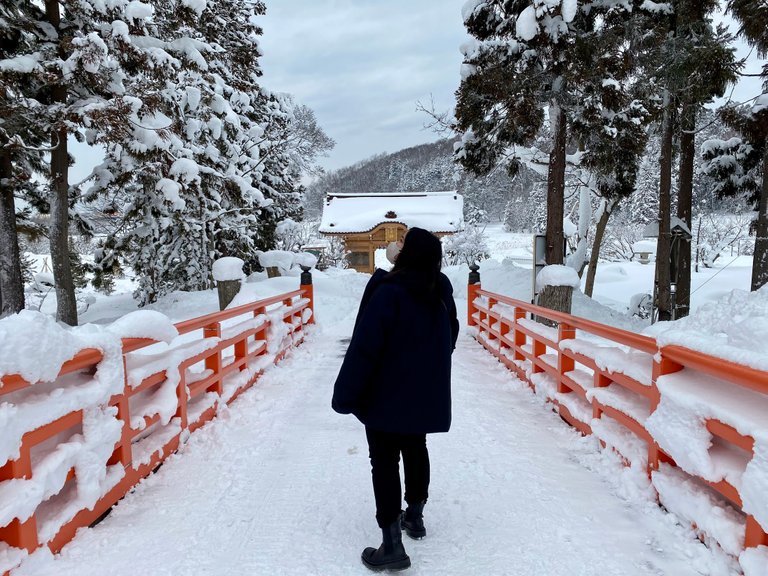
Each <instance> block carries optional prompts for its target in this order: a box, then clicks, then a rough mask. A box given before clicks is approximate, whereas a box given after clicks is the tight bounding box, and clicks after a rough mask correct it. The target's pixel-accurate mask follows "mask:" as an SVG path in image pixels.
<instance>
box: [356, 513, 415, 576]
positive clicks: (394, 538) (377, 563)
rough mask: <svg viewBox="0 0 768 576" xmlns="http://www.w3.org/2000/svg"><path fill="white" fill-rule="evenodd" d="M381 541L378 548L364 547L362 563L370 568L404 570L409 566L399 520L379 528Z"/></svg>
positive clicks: (409, 560)
mask: <svg viewBox="0 0 768 576" xmlns="http://www.w3.org/2000/svg"><path fill="white" fill-rule="evenodd" d="M381 535H382V539H383V542H382V543H381V546H379V548H378V549H376V548H366V549H365V550H363V554H362V556H361V558H362V560H363V564H365V565H366V566H367V567H368V568H370V569H371V570H375V571H377V572H378V571H379V570H405V569H406V568H409V567H410V566H411V559H410V558H409V557H408V554H406V553H405V548H404V547H403V535H402V532H401V531H400V520H399V519H398V520H397V521H396V522H393V523H392V524H390V525H389V526H387V527H386V528H382V529H381Z"/></svg>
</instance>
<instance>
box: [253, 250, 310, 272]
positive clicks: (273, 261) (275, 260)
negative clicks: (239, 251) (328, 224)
mask: <svg viewBox="0 0 768 576" xmlns="http://www.w3.org/2000/svg"><path fill="white" fill-rule="evenodd" d="M256 256H257V257H258V259H259V264H261V265H262V266H264V267H265V268H271V267H273V266H274V267H277V268H279V269H280V270H282V271H285V272H287V271H289V270H291V268H293V267H294V266H307V267H309V268H313V267H314V266H316V265H317V256H315V255H314V254H311V253H309V252H289V251H287V250H268V251H266V252H262V251H257V252H256Z"/></svg>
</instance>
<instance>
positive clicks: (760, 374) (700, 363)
mask: <svg viewBox="0 0 768 576" xmlns="http://www.w3.org/2000/svg"><path fill="white" fill-rule="evenodd" d="M476 272H477V270H473V274H470V279H469V282H470V283H469V285H468V290H467V294H468V306H467V318H468V325H469V326H474V327H477V329H478V333H477V334H476V335H475V337H476V338H477V340H478V342H480V344H481V345H482V346H483V347H484V348H486V349H487V350H488V351H489V352H490V353H491V354H493V355H494V356H496V358H498V360H499V361H500V362H502V363H504V364H505V365H506V366H507V367H508V368H509V369H511V370H514V371H515V372H516V373H517V375H518V376H519V377H520V379H521V380H523V381H527V382H528V384H529V385H530V386H531V387H534V386H535V384H536V383H538V381H537V380H536V378H538V377H542V376H541V374H546V377H547V378H551V379H552V380H551V381H550V382H549V383H548V384H547V387H549V386H552V385H554V386H555V389H554V392H553V393H549V392H548V393H547V399H548V401H550V402H552V403H554V404H555V405H556V407H557V411H558V412H559V413H560V416H561V417H562V418H563V419H564V420H565V421H566V422H568V423H569V424H571V425H572V426H574V427H576V428H577V429H578V430H580V431H581V432H582V433H583V434H592V426H593V423H594V422H595V420H600V419H601V418H602V415H603V414H605V416H607V417H608V418H609V419H612V420H613V421H614V422H617V423H618V424H620V425H622V426H624V427H625V428H627V429H628V430H629V431H631V432H632V433H634V434H635V435H636V436H638V437H639V438H640V439H641V440H643V442H644V443H645V445H646V446H647V447H648V451H647V455H643V456H642V457H643V458H644V459H645V458H647V466H648V469H647V470H648V474H649V476H650V478H651V485H653V486H655V484H654V480H653V478H654V472H655V471H657V470H659V468H660V465H661V463H668V464H669V465H671V466H676V464H675V463H674V461H673V460H672V458H671V457H670V456H667V455H666V454H664V452H663V451H662V447H661V446H659V444H657V442H656V440H655V439H654V437H653V435H652V434H650V432H649V431H648V430H646V428H645V426H644V424H642V423H641V422H640V421H638V420H636V419H635V418H634V417H633V416H631V415H630V413H629V412H626V411H622V410H621V409H620V408H619V407H616V406H611V405H609V404H605V403H603V402H601V401H600V399H599V395H598V394H595V395H594V396H591V400H588V398H590V395H589V394H588V393H587V391H586V389H583V388H582V384H579V383H578V382H576V381H575V380H574V379H572V378H570V377H569V376H568V374H569V371H570V370H573V369H574V367H575V364H574V361H575V362H576V363H578V364H581V365H584V366H586V367H588V368H589V369H590V370H591V371H592V372H593V373H594V384H593V386H594V388H595V389H598V388H604V387H606V386H618V387H620V388H622V389H623V390H625V391H628V392H629V393H631V394H634V395H635V396H636V397H637V398H638V399H640V398H645V399H646V401H647V402H648V407H649V409H650V413H651V414H653V412H654V411H655V410H656V409H657V407H658V406H659V403H660V402H661V401H662V400H663V399H662V394H661V391H660V389H659V387H658V386H657V382H659V379H660V378H663V377H665V376H667V375H670V374H674V373H676V372H678V371H680V370H685V369H686V368H688V369H690V370H692V371H695V372H701V373H703V374H706V375H708V376H711V377H713V378H716V379H718V380H720V381H721V382H723V386H724V387H725V386H726V385H727V384H733V385H737V386H741V387H743V388H746V389H749V390H751V391H754V392H757V393H760V394H763V395H767V396H768V371H765V370H759V369H757V368H754V367H752V366H748V365H746V364H743V363H739V362H737V361H733V360H726V359H723V358H717V357H714V356H711V355H709V354H706V353H703V352H700V351H697V350H691V349H689V348H686V347H684V346H681V345H677V344H670V345H665V346H659V344H658V342H657V341H656V339H654V338H651V337H648V336H643V335H640V334H635V333H632V332H628V331H626V330H622V329H620V328H614V327H612V326H607V325H605V324H600V323H598V322H594V321H592V320H587V319H585V318H579V317H576V316H573V315H571V314H565V313H563V312H557V311H554V310H550V309H547V308H542V307H541V306H537V305H534V304H530V303H528V302H523V301H521V300H517V299H515V298H510V297H508V296H504V295H502V294H496V293H494V292H489V291H487V290H483V289H482V287H481V286H480V284H479V283H478V280H479V277H478V275H477V274H476ZM478 297H483V298H487V299H488V303H487V304H484V303H476V300H477V298H478ZM496 304H504V305H507V306H509V307H511V308H512V309H513V313H512V314H511V316H509V317H508V315H507V314H504V313H500V312H499V311H495V312H494V311H492V310H491V309H492V308H493V307H494V306H495V305H496ZM526 314H532V315H534V316H539V317H543V318H546V319H548V320H553V321H555V322H557V323H558V324H559V326H560V328H559V330H558V333H557V338H556V341H554V340H553V339H552V338H551V335H552V334H551V332H549V331H539V330H531V329H529V327H526V326H524V325H522V324H520V320H521V319H522V318H525V316H526ZM497 321H500V322H501V326H498V327H499V329H498V330H495V329H494V326H497V324H496V322H497ZM574 329H578V330H582V331H584V332H588V333H590V334H594V335H596V336H599V337H602V338H604V339H605V340H607V341H608V342H609V343H610V342H615V343H617V344H621V345H623V346H626V347H629V348H630V349H634V350H639V351H642V352H645V353H648V354H650V355H652V356H651V357H650V358H649V359H648V362H649V364H651V366H650V367H651V368H652V371H651V374H650V375H649V376H650V381H643V382H640V381H639V380H636V378H637V377H638V376H635V377H632V376H631V375H629V374H628V373H623V367H622V366H621V365H620V364H617V362H616V361H612V362H611V363H610V365H607V366H606V365H601V363H600V362H597V361H596V360H597V358H598V356H599V353H598V355H597V356H595V358H591V357H589V356H585V355H583V354H581V353H577V352H573V351H570V350H568V349H567V345H566V346H564V345H563V343H564V342H568V340H571V339H573V337H574V332H573V330H574ZM504 333H507V334H509V333H512V335H513V337H512V338H509V337H507V336H504ZM529 341H530V343H529ZM547 347H549V348H550V349H554V350H556V352H557V355H558V364H557V367H553V366H552V365H550V364H547V363H546V362H543V360H544V358H543V355H544V354H546V353H547ZM615 349H616V350H622V348H619V347H618V346H617V347H615ZM619 358H620V357H619ZM524 361H525V362H529V363H530V369H529V368H528V367H527V366H526V364H525V363H524ZM537 373H538V374H537ZM641 377H642V376H641ZM537 391H538V390H537ZM573 392H576V398H577V399H581V401H582V402H584V403H585V404H584V408H585V409H589V408H590V406H589V405H591V409H592V410H591V419H589V418H587V419H586V420H584V421H582V420H579V419H577V418H575V417H574V416H573V415H572V414H571V412H570V409H569V406H573V404H571V402H573V399H572V398H571V397H569V396H567V395H568V394H570V393H573ZM625 393H627V392H625ZM706 429H707V430H708V431H709V433H711V434H713V435H715V436H717V437H718V438H719V439H720V440H721V441H723V442H727V443H729V444H731V445H733V446H737V447H738V448H739V449H740V450H742V451H744V452H745V453H747V454H749V453H752V454H753V455H754V438H752V437H750V436H744V435H742V434H741V433H739V432H738V431H737V430H736V428H735V427H734V426H733V425H731V424H730V423H728V422H721V421H719V420H718V419H715V418H708V419H707V420H706ZM672 448H674V449H675V450H678V449H684V447H681V446H676V447H675V446H673V447H672ZM613 449H614V450H616V451H617V452H620V450H618V449H617V448H616V447H613ZM620 456H621V457H622V459H623V460H624V461H625V463H632V459H631V458H629V457H628V456H627V455H626V454H620ZM644 461H645V460H644ZM691 475H692V476H695V474H691ZM700 480H701V484H702V486H703V485H707V486H709V487H710V488H711V489H713V490H715V491H717V492H718V493H720V494H721V495H722V496H725V497H726V498H728V499H730V500H731V502H732V503H733V504H734V505H735V506H736V507H737V509H741V512H742V513H743V514H744V515H745V518H746V527H745V535H744V545H745V546H746V547H754V546H759V545H761V544H762V545H768V527H766V526H762V525H761V524H760V523H759V522H758V521H757V520H756V519H755V518H754V517H753V516H750V515H749V513H748V512H745V511H744V509H743V503H742V498H741V494H740V488H738V487H737V486H735V485H734V484H733V483H732V482H731V481H730V480H728V479H723V480H721V481H718V482H709V481H707V480H706V479H704V478H700Z"/></svg>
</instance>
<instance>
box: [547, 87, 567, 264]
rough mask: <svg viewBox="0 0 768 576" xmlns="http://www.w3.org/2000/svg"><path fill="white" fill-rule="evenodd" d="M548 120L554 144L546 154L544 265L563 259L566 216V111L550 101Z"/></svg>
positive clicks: (559, 262)
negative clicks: (547, 169) (547, 168)
mask: <svg viewBox="0 0 768 576" xmlns="http://www.w3.org/2000/svg"><path fill="white" fill-rule="evenodd" d="M549 118H550V122H551V123H552V131H553V142H552V151H551V152H550V154H549V171H548V174H547V229H546V240H547V248H546V252H545V254H546V256H545V258H546V261H547V264H562V263H563V261H564V260H565V251H564V249H563V244H564V242H565V237H564V235H563V217H564V215H565V207H564V204H565V199H564V196H565V144H566V125H565V111H564V110H563V108H562V107H561V106H560V104H559V103H558V102H557V99H553V100H552V102H551V103H550V106H549Z"/></svg>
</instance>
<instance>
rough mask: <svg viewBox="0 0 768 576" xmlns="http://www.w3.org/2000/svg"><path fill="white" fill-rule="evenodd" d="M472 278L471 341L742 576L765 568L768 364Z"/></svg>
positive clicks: (767, 544) (767, 548) (767, 546)
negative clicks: (634, 472) (638, 474)
mask: <svg viewBox="0 0 768 576" xmlns="http://www.w3.org/2000/svg"><path fill="white" fill-rule="evenodd" d="M475 274H476V270H475ZM478 276H479V275H477V274H476V275H475V276H472V275H470V284H469V287H468V288H469V289H468V307H467V308H468V309H467V323H468V326H469V327H470V330H471V331H472V333H473V336H474V337H475V339H476V340H477V341H478V342H479V343H480V344H482V345H483V346H484V347H485V348H486V349H487V350H488V351H489V352H491V354H493V355H494V356H496V358H498V360H499V361H500V362H502V363H503V364H504V365H505V366H507V368H509V369H510V370H512V371H513V372H515V373H516V374H517V376H518V377H519V378H520V379H521V380H523V381H525V382H527V383H528V384H529V385H530V386H531V388H533V389H534V391H535V392H536V393H537V394H541V395H543V396H544V397H545V398H546V399H547V400H548V402H550V403H551V404H552V406H553V407H554V409H555V410H556V411H557V412H558V413H559V415H560V416H561V417H562V418H563V419H564V420H565V421H566V422H568V423H570V424H571V425H572V426H574V427H575V428H576V429H577V430H579V431H580V432H581V433H583V434H585V435H589V434H594V435H595V436H597V438H598V439H599V440H600V444H601V445H602V446H603V447H609V448H610V449H613V450H614V451H615V452H617V453H618V454H619V455H620V456H621V458H622V460H623V461H624V462H625V464H627V465H629V466H632V467H640V468H641V469H643V470H645V471H646V472H647V474H648V476H649V479H650V482H651V485H652V486H653V488H654V489H655V491H656V494H657V495H658V499H659V502H660V503H661V504H662V505H663V506H664V507H665V508H667V509H668V510H670V511H671V512H673V513H674V514H675V515H676V516H677V517H678V518H680V519H681V520H682V521H684V522H688V523H689V524H690V525H691V526H692V527H693V528H694V529H695V530H696V531H697V532H698V533H699V534H700V535H701V536H702V539H703V540H704V541H706V542H712V541H714V542H716V543H717V545H718V546H720V548H721V549H722V550H724V551H725V552H727V553H728V554H731V555H732V556H735V557H738V559H739V561H740V563H741V567H742V570H743V571H744V574H746V575H747V576H752V575H753V574H755V575H757V574H766V573H768V572H765V571H763V570H766V568H765V567H766V566H768V534H767V532H768V416H766V415H768V371H766V370H764V369H761V368H763V366H762V365H761V364H760V363H759V361H758V362H757V365H756V362H755V361H754V358H752V361H750V362H747V361H745V362H742V363H738V362H737V361H734V360H733V359H731V360H726V359H723V358H718V357H715V356H712V355H709V354H705V353H703V352H699V351H694V350H690V349H688V348H685V347H683V346H681V345H678V344H666V341H665V340H664V339H662V338H659V341H658V342H657V340H656V339H654V338H651V337H648V336H644V335H640V334H635V333H632V332H627V331H625V330H621V329H618V328H614V327H612V326H606V325H604V324H599V323H597V322H593V321H590V320H586V319H583V318H577V317H575V316H572V315H569V314H563V313H560V312H555V311H553V310H549V309H546V308H541V307H539V306H535V305H533V304H529V303H527V302H522V301H520V300H515V299H512V298H508V297H506V296H503V295H501V294H495V293H493V292H488V291H486V290H483V289H482V287H481V285H480V282H479V277H478ZM473 280H474V282H473ZM537 316H540V317H544V318H547V319H549V320H552V321H554V322H556V323H557V324H558V327H557V328H550V327H548V326H544V325H542V324H539V323H537V322H535V321H534V320H533V318H535V317H537ZM753 356H754V355H753ZM758 360H759V358H758ZM757 566H762V568H761V569H760V571H755V567H757Z"/></svg>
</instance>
